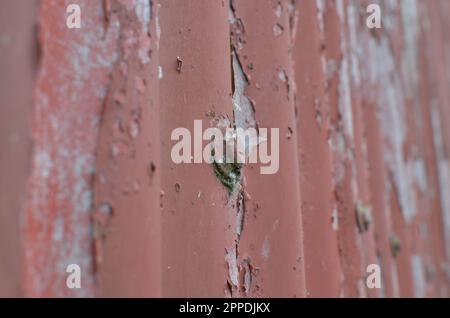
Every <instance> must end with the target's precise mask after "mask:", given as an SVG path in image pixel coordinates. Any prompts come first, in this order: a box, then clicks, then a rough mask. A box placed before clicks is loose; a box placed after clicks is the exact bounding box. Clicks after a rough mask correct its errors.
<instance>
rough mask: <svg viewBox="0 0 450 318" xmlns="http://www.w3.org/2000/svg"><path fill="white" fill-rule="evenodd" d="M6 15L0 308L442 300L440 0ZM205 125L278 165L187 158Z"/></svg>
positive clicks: (158, 1) (16, 4) (449, 181)
mask: <svg viewBox="0 0 450 318" xmlns="http://www.w3.org/2000/svg"><path fill="white" fill-rule="evenodd" d="M69 3H76V4H79V5H80V6H81V12H82V27H81V29H68V28H67V27H66V17H67V14H66V6H67V5H68V4H69ZM371 3H377V4H379V5H380V7H381V12H382V26H383V27H382V28H381V29H378V30H370V29H369V28H368V27H367V26H366V18H367V17H368V15H369V14H368V13H367V12H366V8H367V6H368V5H369V4H371ZM0 9H1V10H0V16H1V19H0V27H1V30H0V52H1V53H0V54H1V55H0V71H1V74H2V75H1V86H0V102H1V104H2V107H1V109H0V111H1V115H0V149H1V150H2V151H1V152H0V155H1V156H0V169H1V175H2V177H1V178H0V186H1V188H0V296H16V295H19V296H20V295H22V296H31V297H40V296H51V297H73V296H123V297H128V296H138V297H148V296H150V297H152V296H156V297H158V296H163V297H164V296H216V297H264V296H265V297H272V296H280V297H399V296H405V297H449V296H450V295H449V293H450V274H449V273H450V267H449V266H450V264H449V261H450V192H449V191H450V130H449V128H448V125H447V121H448V120H449V119H450V95H449V94H450V93H449V91H450V90H449V88H450V32H448V31H449V30H450V21H449V19H448V15H450V3H449V2H448V1H446V0H435V1H418V0H398V1H395V0H392V1H369V0H360V1H356V0H302V1H300V0H214V1H212V0H183V1H182V0H164V1H163V0H151V1H150V0H89V1H88V0H74V1H64V0H41V1H39V2H38V1H36V2H33V4H31V2H30V4H29V3H28V2H27V4H25V1H3V2H2V4H0ZM19 21H20V22H19ZM24 21H25V22H24ZM22 22H24V23H22ZM12 39H14V45H13V44H12ZM194 120H202V125H203V129H206V128H207V127H218V128H220V129H222V130H223V129H225V128H227V127H233V126H235V127H242V128H247V127H254V128H258V129H260V128H278V129H279V149H280V152H279V155H280V160H279V170H278V172H277V173H276V174H273V175H264V174H261V173H260V166H261V164H244V165H243V166H242V167H241V166H240V165H231V166H226V165H225V164H221V163H217V162H214V163H212V164H209V163H204V162H203V163H195V164H194V163H192V164H175V163H174V162H173V161H172V159H171V152H172V147H173V145H174V144H175V143H176V141H175V140H171V134H172V131H173V130H174V129H175V128H179V127H186V128H188V129H189V130H190V131H191V135H193V134H194V129H193V128H194ZM200 133H202V132H200ZM269 140H270V135H269ZM206 143H207V142H206V141H203V142H201V141H196V140H194V139H193V140H192V146H193V148H195V147H200V146H202V148H201V149H203V147H204V146H205V145H206ZM198 155H199V154H195V153H192V157H193V158H192V159H193V160H196V161H198V159H199V158H198ZM227 173H228V175H227ZM72 263H75V264H78V265H80V266H81V270H82V276H81V277H82V288H81V289H68V288H67V286H66V278H67V275H68V274H67V273H66V266H67V265H68V264H72ZM370 264H379V265H380V266H381V274H382V288H381V289H370V288H367V286H366V277H367V272H366V269H367V266H368V265H370Z"/></svg>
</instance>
